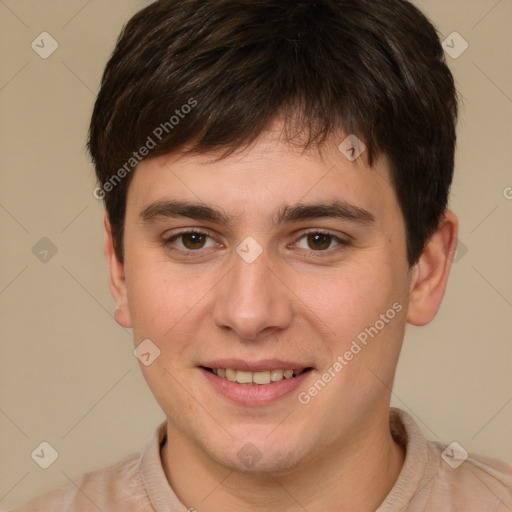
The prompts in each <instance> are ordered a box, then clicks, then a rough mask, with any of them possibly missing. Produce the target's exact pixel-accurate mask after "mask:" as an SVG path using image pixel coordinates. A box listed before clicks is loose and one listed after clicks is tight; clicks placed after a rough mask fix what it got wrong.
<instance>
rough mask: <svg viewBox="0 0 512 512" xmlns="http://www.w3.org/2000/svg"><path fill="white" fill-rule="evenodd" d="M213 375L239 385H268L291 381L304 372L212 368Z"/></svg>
mask: <svg viewBox="0 0 512 512" xmlns="http://www.w3.org/2000/svg"><path fill="white" fill-rule="evenodd" d="M212 371H213V373H214V374H215V375H217V376H219V377H221V378H223V379H227V380H230V381H231V382H238V383H239V384H249V385H250V384H270V383H271V382H278V381H280V380H283V379H291V378H292V377H295V376H297V375H300V374H301V373H302V372H303V371H304V370H280V369H276V370H272V371H269V370H266V371H262V372H247V371H244V370H233V369H232V368H213V369H212Z"/></svg>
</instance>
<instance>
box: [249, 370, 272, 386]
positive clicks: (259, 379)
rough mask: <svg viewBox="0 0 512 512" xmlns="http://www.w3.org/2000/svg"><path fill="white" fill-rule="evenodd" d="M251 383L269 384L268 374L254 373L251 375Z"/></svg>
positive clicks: (267, 372)
mask: <svg viewBox="0 0 512 512" xmlns="http://www.w3.org/2000/svg"><path fill="white" fill-rule="evenodd" d="M252 381H253V382H254V383H255V384H270V372H269V371H266V372H254V373H253V374H252Z"/></svg>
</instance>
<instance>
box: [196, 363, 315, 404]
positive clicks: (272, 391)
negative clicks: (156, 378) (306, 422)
mask: <svg viewBox="0 0 512 512" xmlns="http://www.w3.org/2000/svg"><path fill="white" fill-rule="evenodd" d="M199 369H200V370H201V372H202V374H203V375H204V376H205V378H206V379H207V380H208V382H210V383H211V385H212V386H213V388H214V389H215V390H216V391H218V392H219V393H220V394H221V395H223V396H225V397H226V398H229V399H230V400H232V401H233V402H236V403H238V404H242V405H248V406H257V405H267V404H270V403H272V402H275V401H276V400H279V399H280V398H282V397H284V396H286V395H288V394H290V393H292V391H294V390H296V389H297V388H298V387H299V386H300V385H301V384H302V383H303V382H304V381H305V380H306V379H307V378H308V377H309V376H310V375H311V374H312V372H313V370H308V371H306V372H303V373H301V374H300V375H297V376H296V377H292V378H290V379H282V380H279V381H277V382H271V383H270V384H254V385H251V384H239V383H238V382H232V381H230V380H228V379H224V378H223V377H219V376H217V375H215V374H213V373H211V372H209V371H208V370H205V369H204V368H199Z"/></svg>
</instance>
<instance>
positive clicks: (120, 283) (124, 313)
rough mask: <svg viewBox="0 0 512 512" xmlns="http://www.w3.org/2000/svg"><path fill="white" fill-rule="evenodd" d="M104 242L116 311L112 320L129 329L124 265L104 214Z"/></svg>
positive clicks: (130, 323)
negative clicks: (117, 252)
mask: <svg viewBox="0 0 512 512" xmlns="http://www.w3.org/2000/svg"><path fill="white" fill-rule="evenodd" d="M104 225H105V242H104V245H103V252H104V254H105V258H106V260H107V264H108V284H109V287H110V292H111V293H112V297H114V300H115V301H116V304H117V306H116V309H115V311H114V318H115V320H116V322H117V323H118V324H119V325H122V326H123V327H126V328H130V327H131V326H132V319H131V315H130V309H129V307H128V293H127V289H126V280H125V275H124V265H123V264H122V263H121V261H119V258H118V257H117V254H116V250H115V248H114V239H113V237H112V226H111V225H110V221H109V219H108V215H107V214H105V220H104Z"/></svg>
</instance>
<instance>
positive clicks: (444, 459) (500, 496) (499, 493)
mask: <svg viewBox="0 0 512 512" xmlns="http://www.w3.org/2000/svg"><path fill="white" fill-rule="evenodd" d="M428 444H429V449H430V450H429V451H430V453H431V456H432V457H433V458H434V459H435V461H436V464H437V474H436V478H435V480H434V483H433V484H434V485H433V488H432V493H433V494H434V495H436V494H438V495H440V496H444V497H449V499H450V500H451V501H452V502H453V503H467V504H468V506H469V507H470V508H468V510H492V511H493V512H494V511H496V512H498V511H499V512H501V511H506V510H512V465H510V464H508V463H506V462H503V461H501V460H497V459H493V458H490V457H486V456H483V455H477V454H472V453H468V452H466V450H465V449H464V448H463V447H462V446H460V445H459V444H458V443H450V444H448V445H446V444H442V443H438V442H432V441H431V442H429V443H428ZM471 507H472V508H471ZM479 507H480V508H479Z"/></svg>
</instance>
